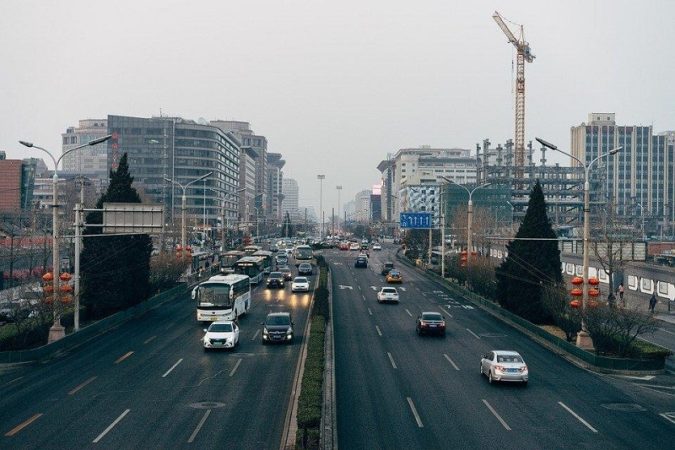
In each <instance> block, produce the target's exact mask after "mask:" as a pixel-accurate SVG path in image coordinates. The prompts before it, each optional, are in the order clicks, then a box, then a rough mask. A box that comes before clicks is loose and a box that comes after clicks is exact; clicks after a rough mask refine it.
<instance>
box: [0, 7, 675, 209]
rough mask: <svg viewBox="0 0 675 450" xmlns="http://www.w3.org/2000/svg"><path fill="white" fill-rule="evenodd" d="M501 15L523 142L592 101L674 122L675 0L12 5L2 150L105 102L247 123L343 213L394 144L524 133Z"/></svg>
mask: <svg viewBox="0 0 675 450" xmlns="http://www.w3.org/2000/svg"><path fill="white" fill-rule="evenodd" d="M495 9H496V10H498V11H499V12H500V13H501V14H502V15H503V16H505V17H506V18H508V19H510V20H512V21H514V22H517V23H520V24H523V25H524V26H525V36H526V38H527V40H528V41H529V42H530V45H531V47H532V50H533V52H534V54H535V55H536V56H537V59H536V60H535V62H534V63H532V64H527V66H526V91H527V100H526V140H533V139H534V137H535V136H540V137H544V138H545V139H547V140H549V141H551V142H554V143H556V144H557V145H559V146H560V147H561V148H568V147H569V142H570V132H569V128H570V126H572V125H578V124H579V123H581V122H583V121H585V120H586V117H587V114H588V113H589V112H615V113H616V114H617V121H618V122H619V123H621V124H645V125H647V124H653V125H654V130H655V131H657V132H658V131H664V130H667V129H675V50H674V49H675V27H673V17H675V1H644V2H635V1H615V0H614V1H590V0H583V1H559V2H553V1H499V2H495V1H492V2H487V1H476V0H471V1H468V0H465V1H453V0H439V1H426V0H415V1H412V0H410V1H398V0H377V1H373V0H339V1H338V0H334V1H320V0H305V1H296V0H266V1H263V0H239V1H231V0H220V1H187V0H186V1H172V0H162V1H144V0H131V1H126V0H124V1H120V0H115V1H107V2H106V1H102V0H99V1H91V0H89V1H65V0H64V1H56V0H53V1H47V0H45V1H27V0H0V150H5V151H6V152H7V153H8V157H9V158H23V157H27V156H31V155H32V156H42V155H39V154H36V153H37V152H35V151H30V150H28V149H26V148H23V147H22V146H20V145H19V144H18V143H17V141H18V140H19V139H23V140H29V141H33V142H35V143H36V144H38V145H41V146H43V147H45V148H48V149H52V150H53V151H56V152H59V153H60V148H61V133H62V132H64V131H65V129H66V128H67V127H68V126H73V125H77V122H78V120H79V119H85V118H105V117H106V116H107V115H108V114H121V115H130V116H141V117H149V116H151V115H158V114H159V112H160V109H161V110H162V112H163V113H165V114H171V115H179V116H182V117H184V118H187V119H198V118H200V117H203V118H205V119H208V120H211V119H236V120H245V121H249V122H251V126H252V128H253V129H254V130H255V131H256V133H259V134H264V135H265V136H267V138H268V141H269V151H271V152H279V153H282V154H283V155H284V159H285V160H286V167H285V168H284V173H285V176H287V177H292V178H295V179H297V180H298V182H299V184H300V197H301V198H300V201H301V204H311V205H315V206H316V207H317V209H318V203H319V184H318V181H317V180H316V175H317V174H319V173H322V174H325V175H326V179H325V180H324V210H325V211H327V213H326V216H328V214H329V213H330V208H331V207H335V206H336V204H337V192H336V190H335V186H336V185H338V184H341V185H342V186H343V187H344V189H343V191H342V200H343V202H344V201H346V200H348V199H350V198H352V197H353V195H354V194H355V193H356V192H357V191H360V190H362V189H365V188H368V187H370V186H371V185H372V184H374V183H376V182H377V181H378V179H379V172H378V171H377V169H376V166H377V164H378V162H379V161H381V160H382V159H385V158H386V155H387V153H388V152H391V153H393V152H395V151H396V150H397V149H399V148H404V147H417V146H419V145H423V144H427V145H431V146H438V147H462V148H470V149H474V148H475V144H476V143H477V142H480V141H482V140H483V139H484V138H486V137H489V138H490V140H491V141H492V143H493V145H496V144H497V143H500V142H504V141H505V140H506V139H508V138H512V137H513V128H514V125H513V123H514V118H513V91H512V81H513V72H512V61H513V59H514V55H515V53H514V51H513V50H512V47H511V46H510V45H509V44H508V43H507V41H506V38H505V36H504V35H503V33H502V32H501V30H500V29H499V28H498V27H497V24H496V23H495V22H494V21H493V19H492V17H491V15H492V13H493V11H494V10H495ZM535 156H536V158H537V159H539V157H540V155H539V153H537V154H536V155H535ZM555 162H564V163H565V164H566V163H567V162H566V161H564V160H563V159H562V158H557V157H556V159H555Z"/></svg>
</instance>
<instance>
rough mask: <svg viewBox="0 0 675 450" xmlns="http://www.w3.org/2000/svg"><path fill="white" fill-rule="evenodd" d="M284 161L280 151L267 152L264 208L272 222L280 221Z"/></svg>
mask: <svg viewBox="0 0 675 450" xmlns="http://www.w3.org/2000/svg"><path fill="white" fill-rule="evenodd" d="M285 164H286V161H284V160H283V159H281V154H280V153H268V154H267V195H266V200H267V205H266V206H265V209H266V210H267V211H268V212H269V214H268V218H270V219H271V220H272V223H275V222H276V224H280V223H281V219H282V218H281V203H282V201H283V199H284V194H283V191H282V183H283V178H284V172H283V171H282V170H281V169H283V167H284V165H285Z"/></svg>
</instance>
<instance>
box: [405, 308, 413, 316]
mask: <svg viewBox="0 0 675 450" xmlns="http://www.w3.org/2000/svg"><path fill="white" fill-rule="evenodd" d="M405 312H407V313H408V315H409V316H410V317H412V314H411V313H410V311H408V309H406V310H405Z"/></svg>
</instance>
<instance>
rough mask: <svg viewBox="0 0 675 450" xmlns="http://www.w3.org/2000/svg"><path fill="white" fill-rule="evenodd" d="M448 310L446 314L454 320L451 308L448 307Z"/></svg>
mask: <svg viewBox="0 0 675 450" xmlns="http://www.w3.org/2000/svg"><path fill="white" fill-rule="evenodd" d="M446 308H447V309H448V311H447V312H445V314H447V315H448V317H450V318H451V319H452V314H450V307H449V306H446Z"/></svg>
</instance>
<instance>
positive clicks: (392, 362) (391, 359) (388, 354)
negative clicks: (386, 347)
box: [387, 352, 397, 369]
mask: <svg viewBox="0 0 675 450" xmlns="http://www.w3.org/2000/svg"><path fill="white" fill-rule="evenodd" d="M387 356H389V362H391V367H393V368H394V369H397V367H396V363H395V362H394V357H393V356H391V353H389V352H387Z"/></svg>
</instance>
